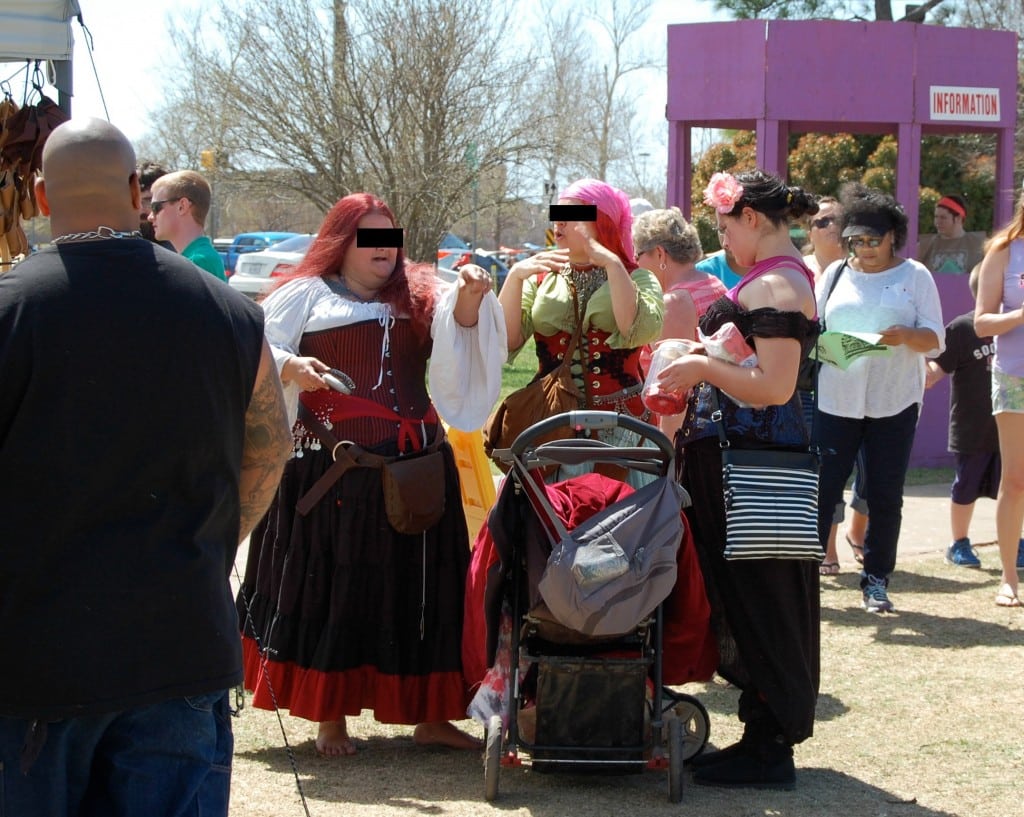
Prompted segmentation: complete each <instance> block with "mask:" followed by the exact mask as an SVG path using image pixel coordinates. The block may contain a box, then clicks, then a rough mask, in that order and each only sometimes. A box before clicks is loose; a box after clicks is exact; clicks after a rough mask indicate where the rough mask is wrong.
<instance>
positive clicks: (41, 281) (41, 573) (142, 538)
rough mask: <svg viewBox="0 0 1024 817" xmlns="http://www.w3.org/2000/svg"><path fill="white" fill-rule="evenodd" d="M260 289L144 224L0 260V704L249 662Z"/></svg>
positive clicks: (145, 700) (22, 711) (42, 700)
mask: <svg viewBox="0 0 1024 817" xmlns="http://www.w3.org/2000/svg"><path fill="white" fill-rule="evenodd" d="M262 337H263V315H262V311H261V310H260V308H259V307H258V306H256V305H255V304H253V303H251V302H249V301H248V299H246V298H244V297H243V296H240V295H239V294H238V293H236V292H233V291H232V290H230V289H229V288H228V287H227V286H226V285H225V284H223V283H222V282H220V281H217V280H215V279H214V278H213V277H212V276H210V275H208V274H206V273H205V272H203V271H202V270H199V269H198V268H196V267H195V265H193V264H192V263H190V262H189V261H187V260H185V259H183V258H181V257H180V256H178V255H175V254H173V253H170V252H167V251H166V250H164V249H162V248H160V247H156V246H154V245H153V244H151V243H149V242H147V241H145V240H143V239H120V240H119V239H107V240H102V241H92V242H78V243H69V244H62V245H60V246H59V247H55V248H52V249H47V250H43V251H41V252H39V253H36V254H34V255H32V256H31V257H29V258H28V259H26V260H25V261H23V262H22V263H21V264H19V265H18V266H17V267H16V268H15V269H14V270H13V271H12V272H10V273H8V274H6V275H3V276H0V384H2V386H0V530H2V534H0V633H3V638H2V639H0V650H2V651H3V666H4V671H3V672H0V715H9V716H20V717H38V718H60V717H68V716H73V715H80V714H87V713H99V712H109V711H116V710H120V709H124V708H128V707H133V706H140V705H145V704H149V703H154V702H158V701H162V700H166V699H168V698H172V697H178V696H183V695H193V694H200V693H202V692H211V691H214V690H217V689H225V688H227V687H229V686H231V685H233V684H235V683H237V682H238V681H239V680H240V678H241V655H240V647H239V638H238V624H237V619H236V615H235V611H234V605H233V603H232V598H231V590H230V587H229V584H228V571H229V569H230V566H231V564H232V561H233V559H234V555H235V550H236V547H237V543H238V528H239V502H238V479H239V469H240V459H241V452H242V447H243V436H244V429H245V411H246V408H247V406H248V402H249V398H250V396H251V394H252V389H253V385H254V383H255V378H256V372H257V369H258V366H259V358H260V349H261V342H262Z"/></svg>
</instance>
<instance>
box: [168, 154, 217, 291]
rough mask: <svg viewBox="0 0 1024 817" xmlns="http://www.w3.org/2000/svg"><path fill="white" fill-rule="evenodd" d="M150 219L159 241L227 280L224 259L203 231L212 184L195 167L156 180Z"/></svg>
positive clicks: (200, 266) (208, 208)
mask: <svg viewBox="0 0 1024 817" xmlns="http://www.w3.org/2000/svg"><path fill="white" fill-rule="evenodd" d="M152 193H153V200H152V201H151V202H150V205H149V210H150V212H149V221H150V223H152V225H153V232H154V234H155V235H156V238H157V240H158V241H170V242H171V244H173V245H174V249H175V250H177V251H178V252H179V253H181V254H182V255H183V256H185V257H186V258H187V259H188V260H189V261H191V262H192V263H193V264H195V265H196V266H197V267H199V268H200V269H204V270H206V271H207V272H208V273H210V274H211V275H213V276H215V277H217V278H220V279H221V280H222V281H226V280H227V279H228V278H227V275H225V274H224V260H223V259H222V258H221V257H220V253H218V252H217V250H216V249H214V246H213V242H212V241H210V239H209V237H208V236H207V235H206V234H205V233H204V229H205V226H206V214H207V213H208V212H210V185H209V184H208V183H207V181H206V179H204V178H203V177H202V176H200V175H199V174H198V173H196V172H195V171H194V170H179V171H178V172H176V173H168V174H167V175H166V176H161V177H160V178H159V179H157V180H156V181H155V182H153V188H152Z"/></svg>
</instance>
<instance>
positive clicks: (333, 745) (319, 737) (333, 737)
mask: <svg viewBox="0 0 1024 817" xmlns="http://www.w3.org/2000/svg"><path fill="white" fill-rule="evenodd" d="M316 750H317V751H318V752H319V753H320V754H322V755H325V756H326V757H342V756H344V755H354V754H355V753H356V745H355V744H354V743H353V742H352V741H351V739H350V738H349V736H348V728H347V726H346V725H345V719H344V718H342V719H341V720H340V721H324V722H323V723H321V724H320V728H319V729H318V730H317V733H316Z"/></svg>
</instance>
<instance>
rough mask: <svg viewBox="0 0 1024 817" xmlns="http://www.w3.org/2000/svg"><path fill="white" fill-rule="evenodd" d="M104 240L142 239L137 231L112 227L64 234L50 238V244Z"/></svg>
mask: <svg viewBox="0 0 1024 817" xmlns="http://www.w3.org/2000/svg"><path fill="white" fill-rule="evenodd" d="M105 238H142V233H140V232H139V231H138V230H123V231H119V230H115V229H113V228H112V227H103V226H100V227H97V228H96V229H95V230H89V231H88V232H85V233H65V234H64V235H59V236H57V237H56V238H51V239H50V243H51V244H70V243H72V242H75V241H99V240H101V239H105Z"/></svg>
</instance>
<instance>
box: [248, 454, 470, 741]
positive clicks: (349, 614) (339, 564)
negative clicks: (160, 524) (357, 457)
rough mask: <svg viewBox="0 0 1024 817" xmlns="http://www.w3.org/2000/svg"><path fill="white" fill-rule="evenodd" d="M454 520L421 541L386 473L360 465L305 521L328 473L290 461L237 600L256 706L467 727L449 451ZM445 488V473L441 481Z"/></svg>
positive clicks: (448, 463) (459, 549) (449, 513)
mask: <svg viewBox="0 0 1024 817" xmlns="http://www.w3.org/2000/svg"><path fill="white" fill-rule="evenodd" d="M442 450H443V451H444V461H445V471H444V475H443V479H444V480H445V496H446V497H447V500H446V503H445V511H444V515H443V516H442V518H441V520H440V521H439V522H438V524H437V525H435V526H434V527H433V528H431V529H429V530H428V531H426V533H425V534H422V535H411V536H410V535H404V534H400V533H398V532H396V531H395V530H394V529H393V528H392V527H391V526H390V524H389V523H388V521H387V517H386V515H385V512H384V506H383V492H382V488H381V475H380V471H379V470H376V469H370V468H354V469H351V470H349V471H348V472H346V473H345V475H344V476H343V477H342V479H341V480H339V481H338V482H336V483H335V484H334V486H332V488H331V489H330V490H329V491H328V492H327V493H326V494H325V495H324V497H323V498H322V499H321V500H320V502H319V503H318V504H317V505H316V506H315V507H314V508H313V509H312V510H311V511H310V513H309V514H307V515H306V516H302V515H300V514H299V513H298V512H297V511H296V510H295V504H296V502H297V501H298V500H299V499H300V498H301V497H302V496H303V495H304V494H305V493H306V491H307V490H308V489H309V488H310V487H311V486H312V484H313V483H314V482H315V481H316V480H317V478H319V477H320V475H321V474H323V472H324V471H325V470H326V469H327V468H328V467H329V466H330V464H331V459H330V454H329V452H327V451H326V450H325V449H322V450H320V451H312V450H306V451H305V452H304V456H303V457H301V458H296V459H293V460H291V461H290V462H289V463H288V466H287V467H286V469H285V474H284V477H283V479H282V480H281V485H280V488H279V489H278V493H277V496H276V498H275V500H274V502H273V504H272V505H271V507H270V510H269V511H268V512H267V515H266V517H265V518H264V519H263V520H262V521H261V522H260V524H259V525H258V526H257V528H256V530H255V531H254V532H253V534H252V537H251V539H250V548H249V558H248V561H247V564H246V570H245V580H244V583H243V585H242V588H241V590H240V592H239V595H238V605H237V606H238V613H239V619H240V621H241V622H242V636H243V648H244V656H245V683H246V686H247V688H249V689H250V690H252V691H253V692H254V704H255V705H256V706H257V707H261V708H265V709H272V708H273V707H274V705H275V700H276V704H277V706H280V707H281V708H282V709H289V710H290V711H291V713H292V714H293V715H299V716H301V717H304V718H308V719H309V720H313V721H330V720H337V719H339V718H341V717H342V716H345V715H357V714H359V712H360V711H362V710H363V709H371V710H373V711H374V714H375V717H376V718H377V720H379V721H383V722H386V723H406V724H412V723H421V722H430V721H440V720H454V719H460V718H464V717H466V714H465V713H466V704H467V702H468V698H467V694H466V688H465V684H464V680H463V676H462V665H461V638H462V610H463V593H464V584H465V577H466V571H467V568H468V565H469V538H468V534H467V532H466V521H465V516H464V513H463V510H462V504H461V499H460V491H459V477H458V470H457V467H456V464H455V460H454V457H453V455H452V451H451V448H450V447H449V446H448V445H447V444H445V445H444V447H443V449H442ZM439 478H440V477H439Z"/></svg>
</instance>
